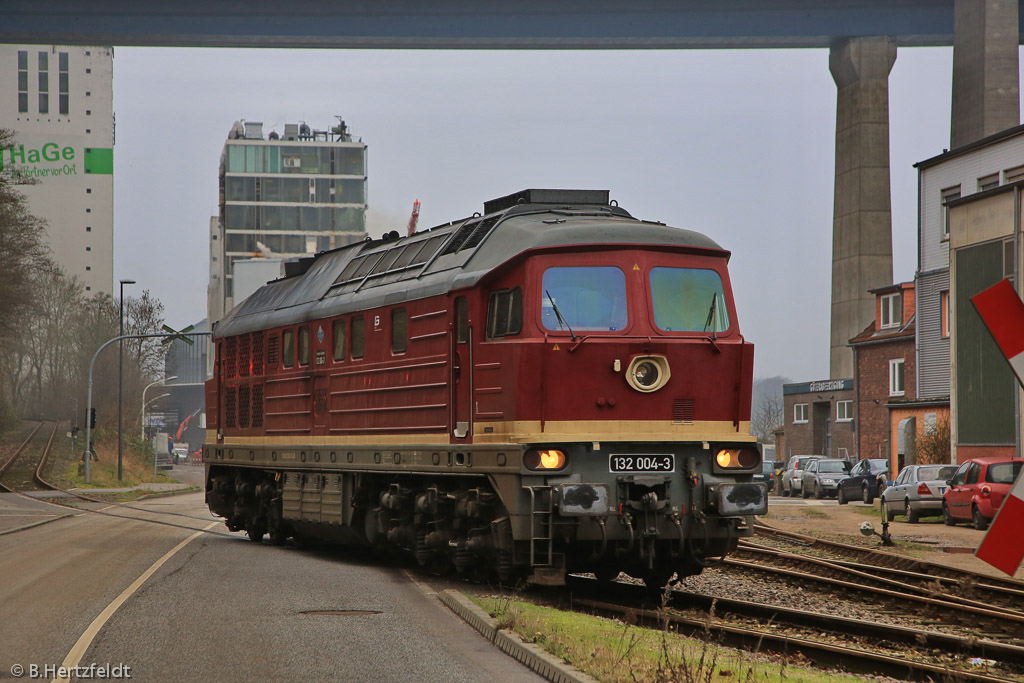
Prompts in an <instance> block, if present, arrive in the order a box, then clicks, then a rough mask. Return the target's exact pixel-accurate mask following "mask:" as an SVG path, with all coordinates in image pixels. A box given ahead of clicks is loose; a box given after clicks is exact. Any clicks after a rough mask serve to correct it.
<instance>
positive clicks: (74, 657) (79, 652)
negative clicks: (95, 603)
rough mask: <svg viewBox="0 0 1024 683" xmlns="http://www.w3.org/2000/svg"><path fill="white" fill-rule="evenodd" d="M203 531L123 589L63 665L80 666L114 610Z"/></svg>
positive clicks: (57, 681) (57, 682)
mask: <svg viewBox="0 0 1024 683" xmlns="http://www.w3.org/2000/svg"><path fill="white" fill-rule="evenodd" d="M111 507H113V506H111ZM104 509H106V508H104ZM218 524H220V522H213V523H212V524H209V525H207V526H206V527H205V528H204V529H203V531H208V530H210V529H212V528H213V527H215V526H217V525H218ZM203 531H197V532H195V533H194V534H192V535H191V536H189V537H188V538H186V539H185V540H184V541H182V542H181V543H179V544H178V545H176V546H174V548H172V549H171V550H169V551H168V552H167V553H166V554H165V555H164V556H163V557H161V558H160V559H159V560H157V561H156V562H154V563H153V564H152V565H151V566H150V567H149V569H147V570H146V571H144V572H142V575H141V576H139V578H137V579H135V581H133V582H132V585H130V586H128V587H127V588H125V589H124V590H123V591H121V594H120V595H118V596H117V597H116V598H114V601H113V602H111V603H110V604H109V605H107V607H106V609H104V610H103V611H102V612H100V615H99V616H98V617H96V618H95V619H93V621H92V623H91V624H89V628H87V629H85V633H83V634H82V635H81V637H80V638H79V639H78V642H77V643H75V645H74V647H72V648H71V651H70V652H68V656H67V657H65V658H64V661H63V662H61V667H63V668H65V669H68V668H71V667H75V666H78V664H79V662H81V661H82V657H83V656H84V655H85V653H86V651H87V650H88V649H89V646H90V645H92V641H93V640H95V638H96V635H97V634H98V633H99V632H100V629H102V628H103V626H104V625H105V624H106V623H107V621H109V620H110V617H112V616H113V615H114V612H116V611H117V609H118V608H119V607H120V606H121V605H123V604H124V602H125V601H126V600H127V599H128V598H130V597H131V596H132V595H133V594H134V593H135V591H137V590H139V588H141V587H142V584H144V583H146V580H147V579H148V578H149V577H151V576H152V575H153V574H154V573H156V570H157V569H159V568H160V567H162V566H163V564H164V563H165V562H167V560H169V559H171V558H172V557H174V555H175V554H177V552H178V551H179V550H181V549H182V548H184V547H185V546H186V545H188V544H189V543H191V542H192V541H193V540H195V539H196V538H198V537H199V536H201V535H202V534H203ZM69 680H70V679H68V678H54V679H53V680H52V681H50V683H68V681H69Z"/></svg>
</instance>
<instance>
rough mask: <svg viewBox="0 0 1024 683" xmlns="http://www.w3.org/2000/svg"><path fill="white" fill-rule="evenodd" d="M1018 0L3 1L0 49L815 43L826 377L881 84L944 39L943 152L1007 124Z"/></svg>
mask: <svg viewBox="0 0 1024 683" xmlns="http://www.w3.org/2000/svg"><path fill="white" fill-rule="evenodd" d="M1022 4H1024V1H1022V0H629V1H625V0H560V1H556V0H500V1H499V0H431V1H430V2H413V1H410V0H293V1H292V2H290V3H281V2H280V1H279V0H247V1H245V2H240V1H238V0H176V1H169V2H163V3H148V2H138V1H137V0H90V2H88V3H84V2H81V0H4V2H3V16H2V18H0V42H4V43H43V44H71V45H76V44H77V45H82V44H84V45H114V46H118V45H133V46H178V47H272V48H288V47H292V48H296V47H301V48H309V47H319V48H386V49H513V50H514V49H545V50H555V49H570V50H594V49H597V50H601V49H629V50H643V49H722V48H828V49H829V70H830V71H831V73H832V77H833V79H834V80H835V83H836V87H837V101H836V104H837V106H836V155H835V157H836V176H835V198H834V208H833V225H832V331H831V339H832V341H831V359H830V366H831V367H830V374H831V376H832V377H852V376H853V356H852V352H851V351H850V349H848V348H847V347H846V342H847V340H848V339H850V338H851V337H853V336H855V335H856V334H857V333H859V332H860V331H861V330H862V329H863V328H864V327H865V326H866V325H867V323H868V322H869V321H871V320H873V319H874V315H875V314H874V296H873V295H870V294H868V290H869V289H872V288H875V287H881V286H885V285H889V284H891V283H892V219H891V209H890V190H889V85H888V77H889V72H890V70H891V69H892V66H893V63H894V62H895V59H896V52H897V49H898V48H900V47H918V46H943V45H952V46H953V48H954V51H953V74H952V79H953V95H952V103H951V112H952V117H951V118H952V124H951V130H950V148H956V147H960V146H963V145H965V144H969V143H971V142H974V141H975V140H978V139H981V138H983V137H985V136H987V135H990V134H992V133H995V132H998V131H1000V130H1004V129H1006V128H1009V127H1011V126H1016V125H1018V124H1019V123H1020V104H1019V102H1020V93H1019V85H1018V83H1019V74H1018V69H1019V67H1018V45H1019V43H1020V36H1021V29H1022V25H1021V21H1022V20H1024V14H1022V13H1021V9H1020V8H1021V5H1022Z"/></svg>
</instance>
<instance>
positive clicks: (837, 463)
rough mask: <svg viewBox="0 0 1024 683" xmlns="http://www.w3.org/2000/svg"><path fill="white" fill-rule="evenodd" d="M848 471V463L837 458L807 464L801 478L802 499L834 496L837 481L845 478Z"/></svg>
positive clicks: (822, 459)
mask: <svg viewBox="0 0 1024 683" xmlns="http://www.w3.org/2000/svg"><path fill="white" fill-rule="evenodd" d="M849 469H850V463H849V461H846V460H840V459H838V458H821V459H820V460H812V461H810V462H809V463H807V469H805V470H804V473H803V476H802V477H801V479H802V482H801V484H800V493H801V494H802V495H803V497H804V498H810V497H811V494H812V493H813V494H814V497H815V498H824V497H825V496H834V495H836V486H837V485H838V484H839V480H840V479H842V478H843V477H845V476H846V473H847V472H848V471H849Z"/></svg>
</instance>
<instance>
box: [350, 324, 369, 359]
mask: <svg viewBox="0 0 1024 683" xmlns="http://www.w3.org/2000/svg"><path fill="white" fill-rule="evenodd" d="M365 349H366V321H365V320H364V319H363V316H359V317H357V318H352V357H353V358H362V357H363V352H364V351H365Z"/></svg>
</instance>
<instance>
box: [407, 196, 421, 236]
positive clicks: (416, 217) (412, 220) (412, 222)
mask: <svg viewBox="0 0 1024 683" xmlns="http://www.w3.org/2000/svg"><path fill="white" fill-rule="evenodd" d="M419 222H420V200H418V199H417V200H416V201H414V202H413V203H412V215H411V216H409V232H408V235H409V236H410V237H412V235H413V233H415V232H416V224H417V223H419Z"/></svg>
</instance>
